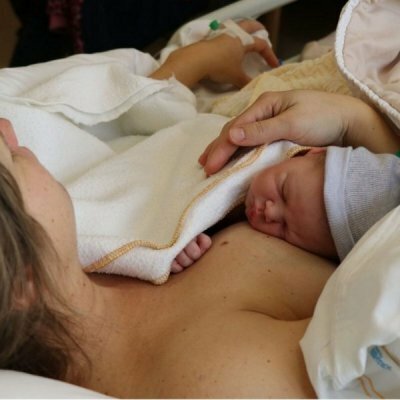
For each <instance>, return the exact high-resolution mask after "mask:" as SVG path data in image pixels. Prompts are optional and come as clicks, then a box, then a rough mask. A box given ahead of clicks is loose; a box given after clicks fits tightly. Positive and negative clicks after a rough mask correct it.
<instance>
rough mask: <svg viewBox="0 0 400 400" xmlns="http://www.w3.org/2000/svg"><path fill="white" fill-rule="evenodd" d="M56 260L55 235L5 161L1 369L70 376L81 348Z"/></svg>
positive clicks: (1, 180)
mask: <svg viewBox="0 0 400 400" xmlns="http://www.w3.org/2000/svg"><path fill="white" fill-rule="evenodd" d="M49 255H50V257H49ZM50 262H51V263H54V265H53V267H55V266H56V264H57V263H58V262H59V260H58V257H57V255H56V252H55V250H54V248H53V246H52V244H51V240H50V239H49V237H48V235H47V234H46V232H45V231H44V229H43V228H42V227H41V225H40V224H39V223H37V222H36V221H35V220H34V219H33V218H32V217H31V216H30V215H29V214H28V213H27V211H26V209H25V207H24V202H23V199H22V195H21V192H20V190H19V188H18V185H17V183H16V181H15V180H14V178H13V176H12V175H11V174H10V172H9V171H8V170H7V169H6V168H5V167H4V166H3V165H2V164H0V368H1V369H11V370H16V371H23V372H28V373H32V374H36V375H41V376H45V377H49V378H54V379H65V378H66V376H67V372H68V369H69V367H70V366H71V362H72V354H73V352H75V351H76V350H78V351H81V349H80V347H79V345H78V344H77V342H76V340H75V339H74V337H73V335H72V334H71V333H70V327H71V323H72V318H71V315H72V314H71V313H69V312H67V310H68V307H67V305H66V304H64V303H63V300H62V299H61V298H60V295H59V294H58V291H57V290H56V287H55V285H54V283H53V281H52V278H51V276H50V275H49V273H48V269H49V267H51V265H49V263H50ZM49 298H51V299H52V301H51V304H52V306H50V305H49V304H48V303H49V301H48V299H49ZM54 305H57V310H66V312H65V313H64V312H60V311H56V310H55V307H54ZM60 305H61V306H64V307H60ZM67 315H68V317H67Z"/></svg>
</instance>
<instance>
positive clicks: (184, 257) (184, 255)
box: [175, 246, 194, 268]
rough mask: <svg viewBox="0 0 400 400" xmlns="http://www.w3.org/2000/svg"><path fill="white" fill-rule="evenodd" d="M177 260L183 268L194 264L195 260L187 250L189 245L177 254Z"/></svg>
mask: <svg viewBox="0 0 400 400" xmlns="http://www.w3.org/2000/svg"><path fill="white" fill-rule="evenodd" d="M175 261H176V262H177V263H178V264H179V265H180V266H181V267H183V268H186V267H189V266H190V265H192V264H193V262H194V261H193V260H192V258H191V256H190V254H188V252H187V246H186V247H185V248H184V249H183V250H182V251H181V252H180V253H179V254H178V255H177V256H176V258H175Z"/></svg>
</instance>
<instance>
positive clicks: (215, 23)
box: [208, 19, 221, 31]
mask: <svg viewBox="0 0 400 400" xmlns="http://www.w3.org/2000/svg"><path fill="white" fill-rule="evenodd" d="M220 25H221V22H219V21H218V20H217V19H214V20H213V21H211V22H210V24H209V25H208V26H209V27H210V29H211V30H212V31H216V30H217V29H218V28H219V26H220Z"/></svg>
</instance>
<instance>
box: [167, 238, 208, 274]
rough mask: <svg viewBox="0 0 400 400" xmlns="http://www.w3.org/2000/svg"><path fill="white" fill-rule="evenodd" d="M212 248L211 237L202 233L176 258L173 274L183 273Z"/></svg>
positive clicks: (173, 263)
mask: <svg viewBox="0 0 400 400" xmlns="http://www.w3.org/2000/svg"><path fill="white" fill-rule="evenodd" d="M210 247H211V238H210V236H208V235H206V234H205V233H200V235H198V236H197V237H196V238H194V239H193V240H191V241H190V242H189V243H188V244H187V245H186V247H185V248H184V249H183V250H182V251H181V252H180V253H179V254H178V255H177V256H176V258H175V260H174V261H173V262H172V264H171V272H173V273H177V272H181V271H183V270H184V269H185V268H187V267H189V266H190V265H192V264H193V263H194V262H195V261H197V260H198V259H199V258H200V257H201V256H202V255H203V254H204V253H205V252H206V251H207V250H208V249H209V248H210Z"/></svg>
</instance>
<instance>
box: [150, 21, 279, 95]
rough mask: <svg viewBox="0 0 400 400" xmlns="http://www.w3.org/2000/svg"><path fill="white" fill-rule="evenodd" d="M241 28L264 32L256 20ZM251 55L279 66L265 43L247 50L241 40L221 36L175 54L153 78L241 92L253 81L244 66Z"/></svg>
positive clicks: (253, 45) (251, 45) (246, 23)
mask: <svg viewBox="0 0 400 400" xmlns="http://www.w3.org/2000/svg"><path fill="white" fill-rule="evenodd" d="M239 25H240V26H241V28H242V29H244V30H245V31H246V32H248V33H253V32H256V31H258V30H260V29H263V28H264V26H263V25H262V24H261V23H259V22H258V21H254V20H244V21H241V22H240V23H239ZM250 52H257V53H259V54H260V55H261V57H263V58H264V60H265V61H266V62H267V63H268V64H269V65H271V66H273V67H277V66H278V65H279V61H278V59H277V58H276V55H275V54H274V52H273V50H272V49H271V47H270V46H269V45H268V43H267V42H266V41H265V40H262V39H260V38H257V37H254V42H253V43H251V44H249V45H247V46H243V44H242V42H241V41H240V39H239V38H237V37H232V36H230V35H227V34H221V35H219V36H216V37H215V38H213V39H209V40H202V41H200V42H196V43H193V44H191V45H189V46H185V47H181V48H179V49H177V50H175V51H173V52H172V53H171V54H170V55H169V57H168V58H167V60H166V61H165V62H164V64H162V65H161V66H160V68H159V69H158V70H156V71H155V72H153V73H152V74H151V75H150V77H152V78H154V79H167V78H170V77H171V76H172V75H174V76H175V78H176V79H178V80H179V81H180V82H182V83H183V84H184V85H186V86H188V87H189V88H191V87H193V86H194V85H195V84H197V83H198V82H199V81H200V80H202V79H204V78H208V79H210V80H212V81H214V82H217V83H230V84H233V85H235V86H237V87H238V88H241V87H243V86H244V85H246V84H247V83H248V82H249V81H250V79H251V78H250V77H249V76H247V75H246V73H245V72H244V70H243V66H242V62H243V59H244V57H245V55H246V54H247V53H250Z"/></svg>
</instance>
